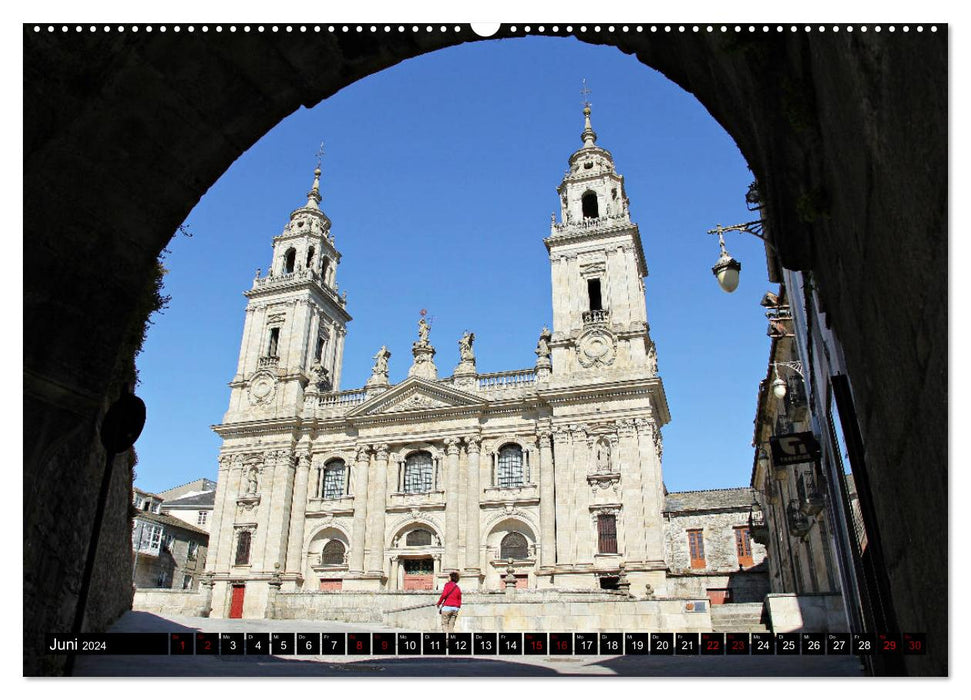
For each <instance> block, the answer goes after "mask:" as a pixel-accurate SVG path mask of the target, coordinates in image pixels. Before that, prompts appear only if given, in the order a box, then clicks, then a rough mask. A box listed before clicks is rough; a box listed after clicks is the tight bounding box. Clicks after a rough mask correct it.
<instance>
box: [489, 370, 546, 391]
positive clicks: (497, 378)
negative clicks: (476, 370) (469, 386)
mask: <svg viewBox="0 0 971 700" xmlns="http://www.w3.org/2000/svg"><path fill="white" fill-rule="evenodd" d="M478 381H479V383H478V388H479V390H480V391H496V390H500V389H512V388H518V387H525V386H529V385H531V384H535V383H536V370H535V369H514V370H511V371H509V372H493V373H492V374H480V375H479V380H478Z"/></svg>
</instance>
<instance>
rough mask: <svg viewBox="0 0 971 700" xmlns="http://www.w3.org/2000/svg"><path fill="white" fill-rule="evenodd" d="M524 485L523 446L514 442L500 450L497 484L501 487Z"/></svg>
mask: <svg viewBox="0 0 971 700" xmlns="http://www.w3.org/2000/svg"><path fill="white" fill-rule="evenodd" d="M522 485H523V448H521V447H520V446H519V445H514V444H512V443H510V444H508V445H503V446H502V448H501V449H500V450H499V463H498V465H497V468H496V486H498V487H499V488H501V489H506V488H513V487H515V486H522Z"/></svg>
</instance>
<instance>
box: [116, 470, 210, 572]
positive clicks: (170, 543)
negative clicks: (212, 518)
mask: <svg viewBox="0 0 971 700" xmlns="http://www.w3.org/2000/svg"><path fill="white" fill-rule="evenodd" d="M209 483H212V482H211V481H210V482H209ZM166 505H167V504H166V502H165V501H163V499H162V498H161V497H160V496H159V495H158V494H153V493H149V492H146V491H142V490H141V489H137V488H136V489H134V494H133V498H132V506H133V507H134V508H135V514H134V518H133V522H132V552H133V559H134V560H133V566H132V582H133V583H134V584H135V587H136V588H176V589H183V590H195V589H197V588H198V586H199V583H200V581H201V579H202V575H203V573H204V571H205V564H206V555H207V552H208V547H209V534H208V533H207V532H206V531H205V530H203V529H201V528H200V527H197V526H195V525H192V524H190V523H188V522H185V521H184V520H182V519H179V518H177V517H173V516H172V515H171V514H169V513H167V512H166V510H165V508H166Z"/></svg>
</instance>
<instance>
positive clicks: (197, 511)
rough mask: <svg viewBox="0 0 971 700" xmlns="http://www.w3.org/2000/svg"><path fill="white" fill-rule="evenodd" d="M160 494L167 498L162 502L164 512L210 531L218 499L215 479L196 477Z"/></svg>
mask: <svg viewBox="0 0 971 700" xmlns="http://www.w3.org/2000/svg"><path fill="white" fill-rule="evenodd" d="M158 496H159V497H161V498H164V499H165V500H164V501H163V503H162V512H163V513H165V514H166V515H171V516H172V517H173V518H178V519H179V520H182V521H183V522H186V523H188V524H189V525H194V526H195V527H197V528H199V529H200V530H204V531H205V532H207V533H208V532H209V528H210V527H211V523H212V509H213V504H214V503H215V500H216V482H215V481H211V480H210V479H196V480H195V481H192V482H190V483H188V484H183V485H182V486H178V487H176V488H174V489H168V490H166V491H162V492H161V493H159V494H158Z"/></svg>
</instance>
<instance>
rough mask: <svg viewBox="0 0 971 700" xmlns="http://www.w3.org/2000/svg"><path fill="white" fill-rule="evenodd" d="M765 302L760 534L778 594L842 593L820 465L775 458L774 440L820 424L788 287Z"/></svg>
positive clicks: (756, 484)
mask: <svg viewBox="0 0 971 700" xmlns="http://www.w3.org/2000/svg"><path fill="white" fill-rule="evenodd" d="M762 304H763V306H764V307H765V308H766V309H767V310H768V311H767V316H768V317H769V329H768V334H769V336H770V338H771V339H772V340H771V348H770V351H769V363H768V368H767V371H766V376H765V379H763V380H762V382H761V383H760V385H759V394H758V407H757V413H756V419H755V433H754V437H753V444H754V445H755V447H756V453H755V459H754V464H753V468H752V487H753V488H754V489H755V490H756V492H757V493H758V500H759V503H760V509H759V510H758V511H756V513H755V514H754V516H753V517H754V521H753V529H752V532H753V536H754V538H755V539H756V541H758V542H760V543H761V544H764V545H765V546H766V547H767V549H768V552H769V558H768V565H769V580H770V585H771V589H772V591H774V592H788V593H799V594H802V593H839V592H840V591H841V588H842V587H841V581H840V567H839V561H838V559H837V556H836V546H835V541H834V536H833V528H832V513H831V507H832V498H831V496H830V494H829V490H828V488H827V484H826V481H825V480H824V478H823V474H822V471H821V468H820V465H821V462H820V460H819V459H818V458H817V459H812V458H811V457H810V458H807V459H806V460H805V461H803V462H801V463H798V464H790V465H786V464H780V463H778V462H776V461H775V460H774V459H773V453H772V448H771V442H770V441H771V439H772V438H778V437H780V436H787V435H794V434H802V433H812V432H814V426H813V420H812V413H811V411H810V406H809V401H808V398H807V395H806V387H805V382H804V377H803V375H804V369H803V364H802V361H801V359H800V355H799V352H798V348H797V345H796V341H795V335H794V333H793V325H792V315H791V310H790V305H789V299H788V297H787V294H786V288H785V286H784V285H782V286H780V289H779V292H778V294H776V293H772V292H770V293H768V294H766V295H765V297H764V298H763V302H762ZM778 393H782V394H783V396H782V397H779V396H778Z"/></svg>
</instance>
